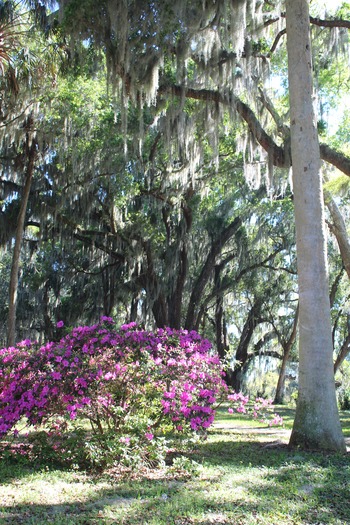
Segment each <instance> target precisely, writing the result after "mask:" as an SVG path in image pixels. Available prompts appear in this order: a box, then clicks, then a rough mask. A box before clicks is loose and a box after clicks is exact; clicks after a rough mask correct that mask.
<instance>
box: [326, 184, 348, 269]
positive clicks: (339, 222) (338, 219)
mask: <svg viewBox="0 0 350 525" xmlns="http://www.w3.org/2000/svg"><path fill="white" fill-rule="evenodd" d="M325 201H326V206H327V208H328V211H329V213H330V215H331V217H332V221H333V223H332V224H328V226H329V229H330V230H331V232H332V233H333V234H334V235H335V238H336V239H337V243H338V247H339V251H340V255H341V258H342V261H343V264H344V268H345V271H346V273H347V275H348V277H349V279H350V241H349V237H348V232H347V230H346V225H345V221H344V219H343V216H342V214H341V213H340V210H339V208H338V206H337V204H336V202H335V200H334V199H333V198H332V196H331V195H330V193H327V194H326V195H325Z"/></svg>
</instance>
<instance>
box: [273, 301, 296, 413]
mask: <svg viewBox="0 0 350 525" xmlns="http://www.w3.org/2000/svg"><path fill="white" fill-rule="evenodd" d="M298 317H299V305H298V307H297V309H296V312H295V316H294V323H293V328H292V332H291V334H290V336H289V338H288V340H287V341H281V340H280V342H281V345H282V348H283V357H282V363H281V368H280V372H279V375H278V381H277V387H276V394H275V399H274V401H273V402H274V403H275V404H279V405H281V404H283V403H284V395H285V381H286V369H287V363H288V361H289V356H290V352H291V350H292V347H293V344H294V341H295V339H296V336H297V326H298ZM278 339H280V338H278Z"/></svg>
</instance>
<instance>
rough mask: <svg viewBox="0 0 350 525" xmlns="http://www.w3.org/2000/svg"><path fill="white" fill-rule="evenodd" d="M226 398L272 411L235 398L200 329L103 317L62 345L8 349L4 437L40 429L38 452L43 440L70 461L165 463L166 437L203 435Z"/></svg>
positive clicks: (0, 407) (0, 383)
mask: <svg viewBox="0 0 350 525" xmlns="http://www.w3.org/2000/svg"><path fill="white" fill-rule="evenodd" d="M58 327H59V328H61V329H62V330H64V327H63V323H62V322H60V323H58ZM224 402H226V403H229V408H228V410H229V412H234V411H238V412H242V413H246V414H247V415H251V416H252V417H256V418H260V419H261V418H262V417H266V410H268V409H269V408H270V405H271V403H270V401H266V400H262V399H257V400H256V401H255V403H254V404H251V405H248V398H247V397H245V396H243V395H242V394H240V393H235V392H229V390H228V388H227V385H226V383H225V381H224V371H223V369H222V366H221V364H220V361H219V358H218V356H217V354H216V353H215V352H214V351H213V348H212V346H211V344H210V342H209V341H208V340H206V339H203V338H202V337H201V336H200V335H199V334H198V333H197V332H195V331H186V330H172V329H170V328H165V329H158V330H157V331H155V332H151V331H146V330H141V329H139V328H138V327H137V326H136V324H135V323H131V324H129V325H123V326H121V327H120V328H119V329H118V328H116V326H115V324H114V321H113V319H111V318H108V317H103V318H102V319H101V322H100V323H98V324H96V325H93V326H85V327H77V328H74V329H73V330H71V331H70V332H69V333H68V334H67V335H65V336H64V337H62V339H61V340H60V341H58V342H49V343H47V344H45V345H42V346H40V345H38V344H36V343H33V342H31V341H29V340H26V341H22V342H21V343H19V344H17V346H16V347H10V348H4V349H2V350H0V435H6V434H9V433H13V434H14V435H15V436H16V435H18V433H19V425H23V424H24V425H25V426H32V427H34V428H35V429H38V433H37V434H34V435H35V436H36V439H35V443H34V444H32V446H31V448H30V450H31V451H32V453H33V450H34V451H35V450H36V449H37V447H38V443H40V444H41V450H44V451H45V453H46V454H48V451H51V453H52V454H54V455H55V454H56V455H58V454H59V455H60V456H61V457H63V456H64V457H65V458H66V460H67V458H71V463H74V462H77V463H79V464H80V463H84V462H90V463H93V464H96V465H104V464H113V463H114V462H116V461H118V462H122V463H124V464H126V465H129V466H136V465H139V464H140V462H146V463H147V462H148V463H149V464H155V463H160V462H161V461H163V460H164V457H165V455H166V451H167V446H168V441H167V439H169V438H170V437H171V438H172V439H174V438H175V439H178V440H180V441H181V440H182V441H184V440H185V439H188V437H189V436H190V435H191V434H197V435H198V434H202V435H203V434H205V432H206V431H207V429H208V428H209V427H210V425H211V424H212V423H213V421H214V417H215V410H216V409H217V407H218V406H219V405H220V404H222V403H224ZM248 407H249V408H248ZM86 421H87V422H89V425H90V428H89V429H86V428H84V426H83V422H86ZM270 422H272V423H274V424H279V423H280V420H279V419H278V416H276V415H273V416H272V419H270ZM39 430H40V432H39ZM34 445H35V446H34Z"/></svg>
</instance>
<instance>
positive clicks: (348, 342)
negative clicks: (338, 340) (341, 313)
mask: <svg viewBox="0 0 350 525" xmlns="http://www.w3.org/2000/svg"><path fill="white" fill-rule="evenodd" d="M348 330H349V332H348V335H347V336H346V338H345V339H344V341H343V344H342V345H341V347H340V350H339V353H338V355H337V358H336V360H335V363H334V373H336V372H337V371H338V370H339V367H340V366H341V364H342V363H343V361H344V360H345V358H346V356H347V355H348V354H349V352H350V316H348Z"/></svg>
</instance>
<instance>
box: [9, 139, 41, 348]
mask: <svg viewBox="0 0 350 525" xmlns="http://www.w3.org/2000/svg"><path fill="white" fill-rule="evenodd" d="M28 141H29V138H27V145H28V160H27V168H26V177H25V183H24V188H23V193H22V200H21V206H20V210H19V214H18V218H17V228H16V235H15V244H14V248H13V254H12V266H11V275H10V286H9V313H8V320H7V346H14V344H15V341H16V313H17V293H18V272H19V263H20V255H21V247H22V240H23V231H24V222H25V217H26V211H27V205H28V199H29V194H30V188H31V185H32V179H33V173H34V165H35V158H36V149H37V144H36V141H35V140H34V139H32V140H31V143H30V145H29V144H28Z"/></svg>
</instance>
